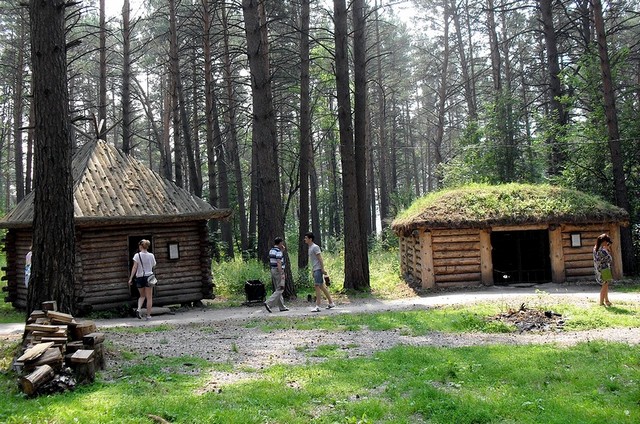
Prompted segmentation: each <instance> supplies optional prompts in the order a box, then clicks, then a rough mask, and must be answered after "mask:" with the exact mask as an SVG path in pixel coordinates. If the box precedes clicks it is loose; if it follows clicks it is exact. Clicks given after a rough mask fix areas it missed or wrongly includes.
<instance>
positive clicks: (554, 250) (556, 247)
mask: <svg viewBox="0 0 640 424" xmlns="http://www.w3.org/2000/svg"><path fill="white" fill-rule="evenodd" d="M549 256H550V259H551V281H553V282H554V283H556V284H559V283H564V281H565V278H566V275H565V269H564V249H563V247H562V228H560V227H556V228H555V229H553V230H551V229H550V230H549Z"/></svg>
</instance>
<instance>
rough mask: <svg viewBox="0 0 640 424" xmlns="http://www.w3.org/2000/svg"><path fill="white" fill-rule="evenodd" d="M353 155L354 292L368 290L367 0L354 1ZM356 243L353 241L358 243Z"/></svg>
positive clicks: (369, 286) (369, 285)
mask: <svg viewBox="0 0 640 424" xmlns="http://www.w3.org/2000/svg"><path fill="white" fill-rule="evenodd" d="M352 16H353V27H354V28H353V76H354V89H355V90H354V91H355V94H354V105H353V106H354V114H353V115H354V137H353V140H354V152H355V158H356V161H355V166H356V191H357V192H358V203H357V207H358V223H359V228H360V230H359V241H360V254H361V255H362V257H361V259H360V266H361V267H362V271H361V274H362V280H360V281H355V280H354V283H356V284H355V286H354V287H353V288H354V289H357V290H369V289H370V288H371V284H370V281H369V245H368V242H369V210H368V204H367V144H368V137H367V43H366V19H365V2H364V0H353V3H352ZM355 241H356V240H354V242H355Z"/></svg>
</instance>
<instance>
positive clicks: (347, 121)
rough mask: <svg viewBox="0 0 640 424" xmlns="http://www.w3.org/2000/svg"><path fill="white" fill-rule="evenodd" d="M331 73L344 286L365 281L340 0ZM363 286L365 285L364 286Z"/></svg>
mask: <svg viewBox="0 0 640 424" xmlns="http://www.w3.org/2000/svg"><path fill="white" fill-rule="evenodd" d="M333 7H334V15H333V16H334V22H335V43H336V50H335V69H336V70H335V74H336V94H337V100H338V123H339V126H340V131H339V133H340V160H341V163H342V200H343V205H342V207H343V213H344V247H345V249H344V288H345V289H359V288H360V287H363V285H365V284H367V283H368V279H366V276H365V275H364V272H363V271H364V265H365V264H363V263H362V258H363V254H362V241H361V237H363V236H364V235H363V234H361V233H360V228H361V227H360V216H359V202H358V195H359V193H358V183H357V176H356V157H355V146H354V141H353V125H352V123H351V98H350V90H349V57H348V36H349V34H348V29H347V7H346V4H345V1H344V0H334V1H333ZM364 287H366V286H364Z"/></svg>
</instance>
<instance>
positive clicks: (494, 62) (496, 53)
mask: <svg viewBox="0 0 640 424" xmlns="http://www.w3.org/2000/svg"><path fill="white" fill-rule="evenodd" d="M487 30H488V31H489V49H490V52H491V76H492V77H493V89H494V90H495V92H496V94H499V93H501V92H502V78H501V75H502V70H501V64H500V44H499V43H498V33H497V31H496V18H495V9H494V5H493V0H487Z"/></svg>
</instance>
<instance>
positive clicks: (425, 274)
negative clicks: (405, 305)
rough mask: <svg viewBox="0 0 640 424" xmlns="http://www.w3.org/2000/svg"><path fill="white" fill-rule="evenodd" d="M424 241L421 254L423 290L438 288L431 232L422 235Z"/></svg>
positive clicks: (421, 238)
mask: <svg viewBox="0 0 640 424" xmlns="http://www.w3.org/2000/svg"><path fill="white" fill-rule="evenodd" d="M420 240H421V241H422V243H421V246H420V254H421V255H422V260H421V261H420V262H421V263H422V288H423V289H430V288H434V287H435V286H436V278H435V273H434V269H433V241H432V239H431V233H430V232H424V233H422V234H420Z"/></svg>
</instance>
